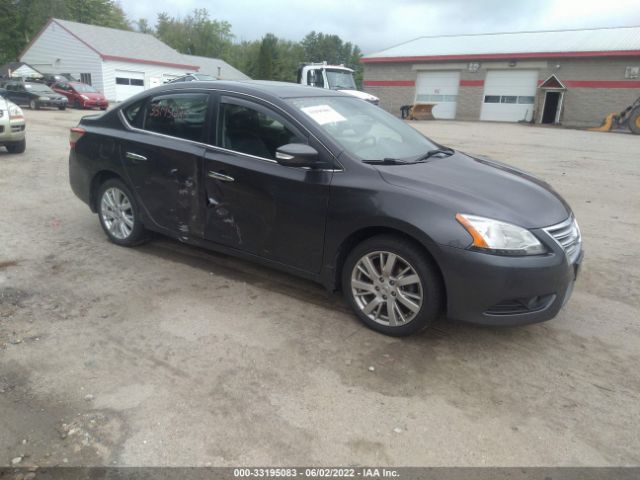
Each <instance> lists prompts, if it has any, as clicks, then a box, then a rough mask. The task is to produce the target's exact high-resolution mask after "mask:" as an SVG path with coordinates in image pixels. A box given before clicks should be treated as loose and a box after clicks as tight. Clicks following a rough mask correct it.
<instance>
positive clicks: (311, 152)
mask: <svg viewBox="0 0 640 480" xmlns="http://www.w3.org/2000/svg"><path fill="white" fill-rule="evenodd" d="M318 159H319V155H318V151H317V150H316V149H315V148H313V147H310V146H309V145H305V144H304V143H288V144H286V145H282V146H281V147H279V148H278V149H277V150H276V161H277V162H278V163H279V164H280V165H283V166H285V167H309V168H313V167H315V166H317V164H318Z"/></svg>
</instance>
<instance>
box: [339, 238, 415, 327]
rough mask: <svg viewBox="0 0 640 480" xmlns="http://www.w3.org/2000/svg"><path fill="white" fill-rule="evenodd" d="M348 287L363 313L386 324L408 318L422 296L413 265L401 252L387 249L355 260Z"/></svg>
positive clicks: (407, 320)
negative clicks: (349, 286)
mask: <svg viewBox="0 0 640 480" xmlns="http://www.w3.org/2000/svg"><path fill="white" fill-rule="evenodd" d="M351 291H352V293H353V298H354V299H355V303H356V305H357V306H358V308H359V309H360V310H361V311H362V313H364V314H365V315H366V316H367V317H368V318H369V319H371V320H373V321H374V322H376V323H379V324H380V325H384V326H388V327H399V326H402V325H406V324H407V323H409V322H411V321H412V320H413V319H414V318H415V316H416V315H417V314H418V312H419V311H420V309H421V307H422V303H423V298H424V296H423V290H422V282H421V280H420V276H419V275H418V274H417V272H416V270H415V268H414V267H413V266H412V265H411V264H410V263H409V262H408V261H407V260H405V259H404V258H402V257H401V256H400V255H397V254H395V253H392V252H386V251H375V252H371V253H368V254H366V255H364V256H362V257H361V258H360V259H359V260H358V261H357V262H356V264H355V267H354V268H353V271H352V273H351Z"/></svg>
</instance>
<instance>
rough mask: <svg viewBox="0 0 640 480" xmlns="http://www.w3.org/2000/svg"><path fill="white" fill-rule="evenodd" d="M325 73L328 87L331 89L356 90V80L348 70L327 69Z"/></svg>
mask: <svg viewBox="0 0 640 480" xmlns="http://www.w3.org/2000/svg"><path fill="white" fill-rule="evenodd" d="M325 72H326V73H327V81H328V82H329V88H331V89H332V90H357V87H356V82H354V81H353V74H352V73H351V72H350V71H349V70H329V69H325Z"/></svg>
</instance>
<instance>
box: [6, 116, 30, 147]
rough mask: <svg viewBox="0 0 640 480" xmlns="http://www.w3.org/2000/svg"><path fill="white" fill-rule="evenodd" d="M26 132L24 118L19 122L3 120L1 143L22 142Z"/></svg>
mask: <svg viewBox="0 0 640 480" xmlns="http://www.w3.org/2000/svg"><path fill="white" fill-rule="evenodd" d="M25 134H26V129H25V123H24V121H23V120H21V121H18V122H15V121H14V122H2V123H0V145H4V144H5V143H13V142H20V141H22V140H23V139H24V137H25Z"/></svg>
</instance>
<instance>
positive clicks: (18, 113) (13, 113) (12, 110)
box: [9, 103, 24, 120]
mask: <svg viewBox="0 0 640 480" xmlns="http://www.w3.org/2000/svg"><path fill="white" fill-rule="evenodd" d="M9 118H10V119H13V120H15V119H23V118H24V112H23V111H22V109H21V108H20V107H19V106H18V105H16V104H15V103H9Z"/></svg>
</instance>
